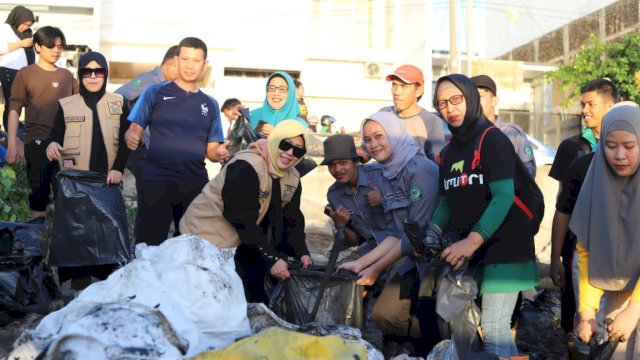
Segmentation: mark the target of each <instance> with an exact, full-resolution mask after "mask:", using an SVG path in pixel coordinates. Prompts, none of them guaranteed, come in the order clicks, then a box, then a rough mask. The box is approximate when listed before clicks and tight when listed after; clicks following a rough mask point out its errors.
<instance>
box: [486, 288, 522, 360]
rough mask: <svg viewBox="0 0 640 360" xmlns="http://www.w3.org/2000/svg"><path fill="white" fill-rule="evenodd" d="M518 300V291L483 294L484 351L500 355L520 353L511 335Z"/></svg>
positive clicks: (507, 356)
mask: <svg viewBox="0 0 640 360" xmlns="http://www.w3.org/2000/svg"><path fill="white" fill-rule="evenodd" d="M517 300H518V291H515V292H510V293H496V294H483V295H482V317H481V319H480V327H481V328H482V335H483V336H484V351H485V352H487V353H490V354H494V355H496V356H498V357H504V358H509V357H511V356H515V355H518V348H517V347H516V343H515V341H514V340H513V337H512V336H511V314H513V309H514V308H515V306H516V301H517Z"/></svg>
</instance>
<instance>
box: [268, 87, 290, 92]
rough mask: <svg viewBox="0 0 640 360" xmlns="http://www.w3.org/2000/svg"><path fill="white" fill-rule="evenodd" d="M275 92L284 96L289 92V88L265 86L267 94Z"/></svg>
mask: <svg viewBox="0 0 640 360" xmlns="http://www.w3.org/2000/svg"><path fill="white" fill-rule="evenodd" d="M276 90H278V92H279V93H281V94H284V93H286V92H287V91H289V88H288V87H286V86H274V85H269V86H267V91H268V92H275V91H276Z"/></svg>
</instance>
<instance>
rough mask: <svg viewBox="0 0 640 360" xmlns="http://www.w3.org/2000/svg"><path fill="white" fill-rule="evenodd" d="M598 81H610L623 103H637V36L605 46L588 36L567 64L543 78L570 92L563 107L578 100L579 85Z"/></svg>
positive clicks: (639, 74) (639, 63) (639, 52)
mask: <svg viewBox="0 0 640 360" xmlns="http://www.w3.org/2000/svg"><path fill="white" fill-rule="evenodd" d="M602 77H607V78H609V79H611V80H612V81H613V83H614V84H616V87H617V88H618V92H620V94H621V95H622V96H623V97H624V99H625V100H631V101H635V102H640V33H636V34H630V35H627V36H625V37H624V38H622V39H621V40H620V41H617V42H606V43H605V42H602V41H600V40H599V39H598V38H597V37H596V36H595V35H591V36H590V37H589V40H588V41H587V42H586V43H585V44H584V45H582V46H581V47H580V51H579V52H578V54H577V55H575V56H574V57H573V58H572V59H571V61H570V62H569V63H568V64H565V65H562V66H560V67H559V68H558V69H556V70H554V71H552V72H550V73H549V74H548V75H547V79H548V80H549V81H556V80H558V81H560V82H561V85H560V89H561V90H570V93H569V96H568V97H567V100H566V101H565V105H569V104H571V103H572V102H573V100H575V99H576V98H577V97H579V96H580V87H581V86H582V85H583V84H586V83H587V82H588V81H591V80H594V79H598V78H602Z"/></svg>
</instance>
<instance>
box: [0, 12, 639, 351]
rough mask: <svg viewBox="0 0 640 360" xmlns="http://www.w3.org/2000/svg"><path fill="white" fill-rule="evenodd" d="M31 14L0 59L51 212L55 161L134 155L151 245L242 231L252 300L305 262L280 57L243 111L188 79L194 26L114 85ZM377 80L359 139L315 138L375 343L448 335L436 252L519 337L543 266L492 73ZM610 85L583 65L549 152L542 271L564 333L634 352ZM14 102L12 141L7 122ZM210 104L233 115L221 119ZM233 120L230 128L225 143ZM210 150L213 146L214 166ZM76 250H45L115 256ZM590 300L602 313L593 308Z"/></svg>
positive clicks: (632, 112)
mask: <svg viewBox="0 0 640 360" xmlns="http://www.w3.org/2000/svg"><path fill="white" fill-rule="evenodd" d="M35 20H36V18H35V17H34V16H33V13H32V12H31V11H29V10H28V9H26V8H24V7H21V6H18V7H16V8H15V9H14V10H13V11H12V12H11V14H10V15H9V17H8V18H7V24H6V25H7V26H6V27H5V28H4V32H3V33H4V36H5V38H6V39H9V40H7V41H5V43H3V44H2V45H1V46H5V44H6V48H4V53H3V56H2V59H1V60H0V77H1V79H0V81H1V82H2V87H3V92H4V95H5V101H6V106H5V114H4V121H5V127H6V128H7V130H8V148H7V154H6V157H7V161H8V162H9V163H14V162H16V160H17V159H20V158H25V160H26V167H27V170H28V174H29V184H30V187H31V195H30V197H29V203H30V207H31V209H32V212H33V214H34V215H43V214H44V213H45V211H46V208H47V205H48V203H49V198H50V192H51V190H50V189H51V186H52V179H53V178H54V176H55V174H56V172H57V171H58V170H59V169H65V168H72V169H78V170H84V171H93V172H98V173H101V174H104V181H105V182H106V183H107V184H109V185H112V186H120V184H121V182H122V174H123V171H124V168H125V167H129V168H130V169H131V170H132V172H133V173H134V175H135V177H136V187H137V190H138V213H137V218H136V227H135V237H136V241H137V242H138V243H146V244H148V245H159V244H161V243H162V242H163V241H165V240H166V239H167V238H168V236H169V234H168V233H169V229H170V225H171V223H172V222H173V223H174V224H175V225H176V226H175V228H176V231H175V233H174V234H173V235H174V236H175V235H178V234H181V233H182V234H193V235H196V236H198V237H200V238H201V239H203V240H205V241H208V242H211V243H212V244H214V245H216V246H218V247H221V248H236V255H235V260H236V269H237V272H238V274H239V275H240V277H241V278H242V280H243V285H244V290H245V294H246V297H247V300H248V301H252V302H264V303H268V302H269V295H268V293H267V292H266V291H265V286H264V285H265V284H264V282H265V281H282V280H286V279H287V278H289V277H290V276H291V274H290V272H289V269H290V267H291V266H293V264H298V265H299V266H302V267H304V268H306V267H308V266H309V265H311V264H312V263H313V261H312V259H311V257H310V253H309V250H308V247H307V244H306V239H305V233H304V227H305V219H304V216H303V214H302V212H301V210H300V202H301V194H302V186H301V182H300V178H301V172H300V171H299V169H298V168H297V167H299V165H300V164H301V163H303V162H304V159H305V156H306V153H307V147H308V144H309V142H308V141H309V139H308V133H309V124H310V122H309V118H308V117H307V114H306V105H304V100H303V98H302V97H303V95H300V94H301V89H302V91H303V88H302V84H301V83H299V82H297V81H296V80H294V79H293V78H292V77H291V76H290V75H289V74H287V73H286V72H283V71H277V72H274V73H273V74H271V75H270V76H269V78H268V79H267V82H266V84H265V100H264V103H263V106H262V107H260V108H257V109H254V110H252V111H251V112H250V113H247V112H246V111H244V112H243V108H242V104H241V102H240V101H239V100H237V99H228V100H227V101H225V102H224V103H223V106H222V107H219V105H218V103H217V101H216V100H215V99H214V98H212V97H211V96H209V95H207V94H205V93H204V92H202V91H201V90H200V89H199V87H198V80H199V78H200V77H201V75H202V74H203V72H204V70H205V68H206V66H207V46H206V44H205V43H204V42H203V41H202V40H200V39H198V38H195V37H188V38H185V39H183V40H182V41H181V42H180V43H179V44H178V45H177V46H173V47H171V48H170V49H169V50H168V51H167V54H166V55H165V57H164V59H163V61H162V64H161V65H160V66H158V67H157V68H155V69H154V70H152V71H150V72H148V73H145V74H141V75H140V76H138V77H137V78H135V79H134V80H132V81H131V82H129V83H128V84H125V85H124V86H123V87H121V88H120V89H118V90H117V91H116V92H115V93H109V92H107V91H106V84H107V79H108V74H109V69H108V62H107V60H106V59H105V57H104V56H103V55H102V54H100V53H98V52H88V53H86V54H84V55H83V56H82V57H81V58H80V61H79V64H78V71H77V80H76V79H74V76H73V74H71V72H69V71H68V70H66V69H63V68H59V67H57V66H56V62H57V61H58V59H59V58H60V55H61V53H62V49H63V47H64V45H65V37H64V34H63V33H62V31H61V30H60V29H58V28H55V27H51V26H44V27H41V28H40V29H39V30H38V31H37V32H35V34H33V36H31V34H30V32H29V28H30V27H31V25H32V24H33V22H34V21H35ZM32 48H33V50H32ZM0 50H2V49H0ZM33 51H35V53H37V54H38V55H39V56H38V57H37V60H36V57H35V54H34V53H33ZM386 80H387V81H388V82H389V83H390V85H391V86H390V87H391V95H392V99H393V104H394V105H393V106H389V107H384V108H382V109H379V110H378V111H376V112H373V113H372V114H371V115H369V116H366V117H364V119H363V120H362V121H361V125H360V135H361V137H362V145H361V146H356V144H355V142H354V139H353V138H352V137H351V136H349V135H345V134H337V135H332V136H330V137H328V138H327V139H326V140H325V143H324V159H323V161H322V163H321V165H323V166H324V165H326V166H327V167H328V169H329V172H330V174H331V175H332V176H333V177H334V178H335V182H334V184H333V185H331V187H330V188H329V189H326V191H327V199H328V203H329V204H328V205H327V207H326V209H325V213H326V214H327V215H328V216H330V218H331V219H332V220H333V222H334V224H335V225H336V227H339V228H343V229H344V232H345V236H346V238H347V239H348V240H350V241H349V242H350V243H351V244H357V245H358V253H359V256H357V257H356V258H353V259H349V261H346V262H343V263H341V264H340V265H339V268H341V269H345V270H350V271H353V272H354V273H357V274H358V275H359V276H360V278H359V280H358V283H359V284H361V285H374V284H376V283H381V284H380V285H381V289H382V290H381V292H380V293H379V295H378V296H377V299H376V303H375V305H374V308H373V321H374V323H375V324H376V325H377V326H378V327H379V328H380V329H381V330H382V332H383V334H384V343H385V353H386V355H389V356H390V355H393V354H394V353H395V351H396V349H395V348H396V347H397V346H398V345H403V346H404V347H405V348H407V349H410V350H412V351H414V352H415V353H417V354H421V355H425V354H426V353H427V352H428V351H429V350H430V349H431V348H432V347H433V346H434V345H435V344H436V343H437V342H438V341H440V340H441V339H442V337H443V336H446V334H444V333H442V332H441V330H442V329H441V327H440V326H438V323H439V321H438V315H437V312H436V307H437V302H436V298H437V290H438V281H439V276H440V274H441V273H442V271H443V269H444V268H449V269H451V271H462V270H464V271H465V272H467V273H469V274H472V275H473V276H474V277H475V279H476V280H477V282H478V284H479V287H478V288H479V294H480V296H479V301H480V306H481V318H480V330H481V331H480V332H481V337H482V340H483V344H484V351H485V352H486V353H489V354H492V355H494V356H496V357H500V358H509V357H511V356H515V355H518V349H517V347H516V345H515V341H514V338H513V335H512V331H511V327H512V324H511V317H512V314H513V312H514V310H515V309H517V302H518V297H519V293H520V292H521V291H524V290H528V289H531V288H533V287H534V286H535V285H536V284H537V283H538V280H539V275H538V271H537V266H536V258H535V249H534V240H533V237H534V235H535V233H534V232H535V231H536V230H535V229H534V227H533V226H532V222H531V219H530V216H529V214H527V213H526V212H525V211H523V209H522V207H521V206H519V205H518V204H517V200H518V199H517V194H516V184H517V182H518V181H519V179H518V177H519V176H522V174H519V173H518V172H517V168H518V166H519V165H524V166H525V167H526V169H527V170H528V174H525V176H532V177H534V176H535V171H536V165H535V159H534V158H533V153H532V149H531V146H530V144H529V143H528V141H527V138H526V134H525V133H524V131H523V130H522V129H521V128H520V127H518V126H517V125H514V124H507V123H504V122H502V121H501V120H500V118H499V117H498V116H497V115H496V107H497V105H498V97H497V92H498V91H497V86H496V84H495V82H494V81H493V79H491V78H490V77H489V76H486V75H479V76H475V77H473V78H469V77H467V76H465V75H461V74H450V75H446V76H443V77H441V78H440V79H439V80H438V81H437V83H436V87H435V92H434V94H433V103H432V104H433V107H434V108H435V109H436V110H437V112H438V114H437V115H436V114H434V113H432V112H430V111H428V110H426V109H424V108H422V107H421V106H420V105H418V102H419V100H420V99H421V98H422V97H423V96H424V95H425V91H426V88H425V83H424V77H423V74H422V72H421V71H420V69H418V68H417V67H415V66H413V65H403V66H400V67H399V68H397V69H396V70H395V71H394V72H393V73H391V74H389V75H388V76H387V78H386ZM428 95H430V94H428ZM619 101H620V96H619V95H618V94H617V91H616V88H615V85H614V84H613V83H612V82H611V81H610V80H608V79H596V80H594V81H592V82H590V83H588V84H586V85H585V86H584V87H583V91H582V106H583V110H582V113H583V117H584V120H585V124H586V129H585V130H584V131H583V132H582V134H580V135H579V136H576V137H573V138H570V139H567V140H565V141H564V142H563V143H562V144H561V145H560V147H559V149H558V156H557V158H556V160H555V162H554V165H553V166H552V168H551V171H550V175H551V176H552V177H553V178H555V179H557V180H559V181H560V189H559V196H558V200H557V204H556V212H555V215H554V220H553V230H552V246H553V251H552V259H551V276H552V279H553V281H554V283H556V284H557V285H561V286H564V291H563V314H562V317H563V326H564V327H565V328H566V329H567V330H568V331H571V330H574V326H573V318H574V313H575V314H576V319H577V322H576V323H577V326H576V327H575V330H576V332H577V338H578V340H576V343H579V342H580V341H582V342H584V343H588V342H589V340H590V339H592V338H597V336H596V335H597V334H600V335H604V339H606V340H610V339H613V340H615V341H618V342H620V344H619V345H618V348H617V350H616V355H615V356H619V357H620V358H625V359H631V358H634V357H637V356H638V355H639V354H640V345H638V346H636V341H640V340H638V339H640V338H638V336H637V334H636V333H637V331H638V326H637V325H638V319H640V290H638V288H640V286H638V276H639V271H638V266H637V262H636V261H635V259H636V258H637V256H636V255H640V253H638V252H639V251H640V246H639V245H637V241H635V240H636V238H635V236H637V234H638V231H639V229H636V227H637V225H636V224H637V223H636V222H634V221H633V220H634V219H633V214H636V213H637V211H635V210H634V209H636V210H640V209H638V207H640V198H639V196H640V193H639V190H638V185H639V184H638V183H637V182H638V181H640V180H639V179H638V175H637V174H636V173H637V168H638V165H639V162H638V161H639V158H640V148H639V144H638V136H639V131H640V109H638V108H637V106H635V107H634V106H633V104H629V103H621V104H619V105H616V106H615V107H614V104H615V103H617V102H619ZM302 105H304V106H302ZM22 109H25V122H24V124H25V136H24V144H23V143H22V142H21V141H20V140H19V139H18V137H17V130H18V125H19V122H18V118H19V116H20V113H21V111H22ZM221 113H222V114H224V115H225V116H226V117H227V118H228V119H231V120H234V121H237V120H236V119H241V120H242V124H239V123H236V124H231V123H230V124H228V126H225V125H224V124H223V123H222V119H221V116H220V114H221ZM327 121H329V122H331V121H330V120H327ZM240 125H241V126H240ZM445 127H446V129H448V131H445ZM234 129H235V130H234ZM238 129H239V130H238ZM236 130H237V131H240V133H239V135H238V134H236V135H233V136H239V137H240V143H241V145H240V146H238V147H236V148H234V149H233V151H230V150H231V149H230V147H231V145H230V144H229V139H230V138H232V137H233V136H232V132H233V131H236ZM448 133H450V135H451V136H450V139H449V138H447V135H446V134H448ZM600 139H602V140H603V141H602V142H600ZM242 143H244V145H242ZM228 146H229V148H228ZM205 159H209V160H211V161H220V162H222V163H223V164H224V166H223V167H222V169H221V171H220V173H219V174H218V175H217V176H216V177H215V178H213V179H212V180H209V179H208V176H207V172H206V169H205V164H204V160H205ZM371 159H372V160H371ZM520 162H521V163H522V164H519V163H520ZM321 190H324V189H321ZM408 220H410V221H412V222H413V223H417V224H418V225H419V226H420V227H421V228H422V229H423V231H422V232H421V233H420V234H419V237H420V239H419V243H416V242H415V239H414V238H413V237H411V238H410V236H415V234H409V233H407V231H405V224H406V223H407V221H408ZM105 240H107V239H105ZM425 248H426V249H427V252H425ZM69 251H73V249H69ZM572 259H574V260H572ZM86 264H87V266H83V267H80V268H78V267H68V266H66V265H65V264H53V265H56V266H59V267H60V268H61V269H62V271H61V272H60V274H61V276H62V277H63V278H64V279H67V278H69V279H71V280H72V281H73V280H78V278H79V277H85V278H86V277H87V276H96V277H99V278H104V277H105V276H108V274H109V273H110V272H111V271H112V270H113V269H114V268H115V267H116V266H117V265H119V264H100V263H96V262H95V261H94V259H86ZM572 273H575V275H574V276H572V277H570V276H569V275H570V274H572ZM64 279H63V280H64ZM572 284H574V285H573V287H572V286H571V285H572ZM574 291H575V292H576V294H574ZM603 294H604V297H603ZM602 299H603V300H602ZM576 300H577V301H576ZM576 307H577V311H576ZM598 313H601V314H603V315H605V316H607V317H609V318H611V320H612V321H611V322H607V324H606V325H604V324H598V321H597V318H598V317H597V316H596V315H597V314H598ZM569 324H571V325H569ZM576 349H577V352H578V353H582V354H584V350H583V349H582V348H581V347H580V346H579V345H577V346H576ZM586 351H588V349H587V350H586Z"/></svg>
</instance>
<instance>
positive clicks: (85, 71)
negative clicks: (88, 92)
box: [79, 68, 107, 79]
mask: <svg viewBox="0 0 640 360" xmlns="http://www.w3.org/2000/svg"><path fill="white" fill-rule="evenodd" d="M79 73H80V77H81V78H83V79H88V78H90V77H91V74H95V76H96V77H97V78H104V77H105V75H107V70H106V69H103V68H98V69H89V68H82V69H80V70H79Z"/></svg>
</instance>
